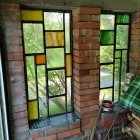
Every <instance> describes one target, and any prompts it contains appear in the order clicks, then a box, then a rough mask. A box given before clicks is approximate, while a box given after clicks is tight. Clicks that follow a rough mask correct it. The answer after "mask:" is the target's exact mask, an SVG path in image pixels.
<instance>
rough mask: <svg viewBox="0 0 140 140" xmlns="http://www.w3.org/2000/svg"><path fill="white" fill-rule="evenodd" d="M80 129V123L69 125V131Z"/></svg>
mask: <svg viewBox="0 0 140 140" xmlns="http://www.w3.org/2000/svg"><path fill="white" fill-rule="evenodd" d="M76 128H80V122H73V123H72V124H70V129H76Z"/></svg>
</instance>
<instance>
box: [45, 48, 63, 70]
mask: <svg viewBox="0 0 140 140" xmlns="http://www.w3.org/2000/svg"><path fill="white" fill-rule="evenodd" d="M46 53H47V67H48V68H57V67H64V49H63V48H53V49H46Z"/></svg>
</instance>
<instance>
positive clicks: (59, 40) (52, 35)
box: [45, 32, 64, 47]
mask: <svg viewBox="0 0 140 140" xmlns="http://www.w3.org/2000/svg"><path fill="white" fill-rule="evenodd" d="M45 40H46V46H47V47H54V46H64V32H46V33H45Z"/></svg>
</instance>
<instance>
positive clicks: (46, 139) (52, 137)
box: [35, 135, 58, 140]
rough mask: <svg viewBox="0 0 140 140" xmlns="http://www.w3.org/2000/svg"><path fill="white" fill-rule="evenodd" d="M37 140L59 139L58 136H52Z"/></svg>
mask: <svg viewBox="0 0 140 140" xmlns="http://www.w3.org/2000/svg"><path fill="white" fill-rule="evenodd" d="M35 140H58V139H57V135H51V136H47V137H43V138H39V139H35Z"/></svg>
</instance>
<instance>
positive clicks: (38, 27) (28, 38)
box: [23, 23, 44, 54]
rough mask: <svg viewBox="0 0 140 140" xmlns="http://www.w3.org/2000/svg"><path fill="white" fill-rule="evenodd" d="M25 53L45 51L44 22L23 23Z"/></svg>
mask: <svg viewBox="0 0 140 140" xmlns="http://www.w3.org/2000/svg"><path fill="white" fill-rule="evenodd" d="M23 35H24V38H23V39H24V47H25V53H26V54H29V53H31V54H32V53H43V52H44V43H43V27H42V24H34V23H23Z"/></svg>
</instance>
